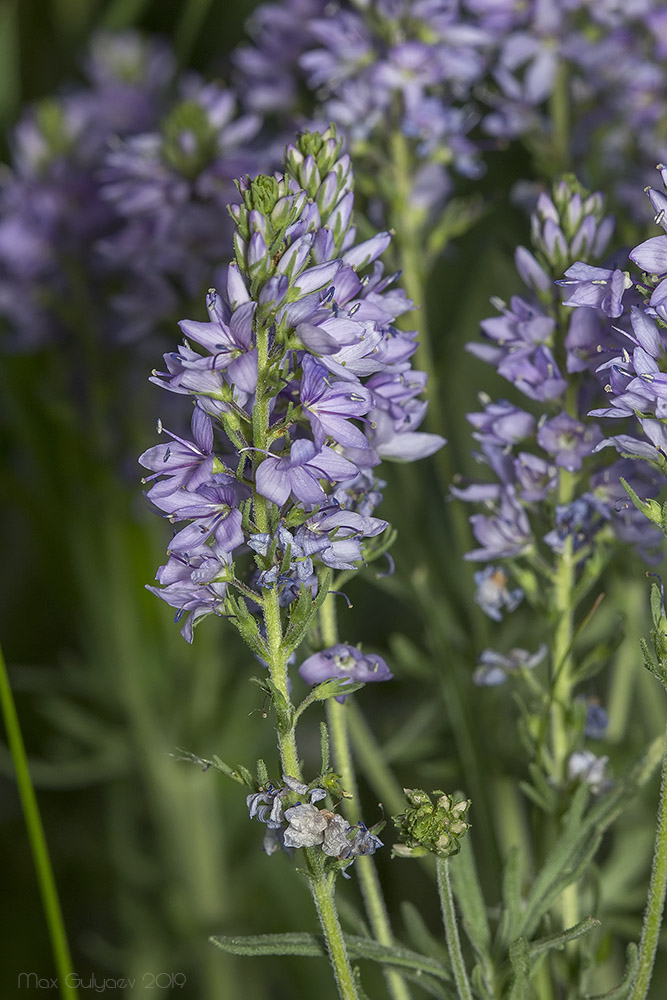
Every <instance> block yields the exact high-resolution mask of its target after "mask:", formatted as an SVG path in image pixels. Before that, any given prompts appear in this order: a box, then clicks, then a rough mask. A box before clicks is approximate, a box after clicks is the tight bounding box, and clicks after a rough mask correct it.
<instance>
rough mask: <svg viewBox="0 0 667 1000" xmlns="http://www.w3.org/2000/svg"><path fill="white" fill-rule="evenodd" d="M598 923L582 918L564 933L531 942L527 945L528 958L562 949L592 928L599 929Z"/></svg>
mask: <svg viewBox="0 0 667 1000" xmlns="http://www.w3.org/2000/svg"><path fill="white" fill-rule="evenodd" d="M599 926H600V921H599V920H596V918H595V917H584V919H583V920H580V921H579V923H578V924H575V925H574V926H573V927H568V928H567V929H566V930H564V931H560V932H559V933H558V934H550V935H549V936H548V937H543V938H538V939H537V940H536V941H531V942H530V945H529V949H530V957H531V959H533V958H535V957H536V956H537V955H541V954H542V953H543V952H545V951H551V950H552V949H559V950H560V949H561V948H564V947H565V945H566V944H567V943H568V941H574V940H576V938H578V937H581V936H582V935H583V934H588V932H589V931H591V930H593V928H594V927H599Z"/></svg>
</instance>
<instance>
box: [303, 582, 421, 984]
mask: <svg viewBox="0 0 667 1000" xmlns="http://www.w3.org/2000/svg"><path fill="white" fill-rule="evenodd" d="M334 602H335V597H334V595H333V594H330V595H329V597H327V599H326V600H325V602H324V604H323V605H322V607H321V609H320V628H321V632H322V641H323V643H324V644H325V645H326V646H333V645H335V643H336V642H337V641H338V627H337V623H336V605H335V603H334ZM350 708H351V706H350V705H349V703H343V704H340V703H339V702H337V701H335V700H334V699H331V698H330V699H329V701H327V723H328V726H329V736H330V738H331V744H332V748H333V755H334V765H335V768H336V771H337V772H338V774H340V776H341V779H342V782H343V786H344V787H345V788H346V789H347V791H348V792H350V793H351V795H352V798H351V799H346V800H345V801H344V804H343V812H344V813H345V817H346V819H347V820H348V822H350V823H358V822H359V821H360V820H361V815H360V812H359V794H358V790H357V780H356V775H355V773H354V762H353V759H352V753H351V750H350V738H349V733H348V717H349V710H350ZM355 864H356V867H357V870H358V872H359V880H360V882H361V891H362V894H363V897H364V905H365V908H366V913H367V915H368V919H369V921H370V924H371V928H372V930H373V934H374V935H375V939H376V941H378V942H379V943H380V944H385V945H388V946H389V947H391V945H392V944H393V943H394V938H393V934H392V929H391V924H390V922H389V914H388V913H387V907H386V904H385V901H384V897H383V895H382V889H381V886H380V880H379V878H378V874H377V869H376V867H375V862H374V861H373V858H372V857H370V856H365V857H360V858H357V860H356V862H355ZM384 974H385V979H386V981H387V987H388V989H389V995H390V996H391V998H392V1000H410V993H409V990H408V988H407V986H406V984H405V981H404V980H403V978H402V976H401V975H400V973H398V972H397V971H396V970H395V969H385V973H384Z"/></svg>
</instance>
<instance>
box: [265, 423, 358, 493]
mask: <svg viewBox="0 0 667 1000" xmlns="http://www.w3.org/2000/svg"><path fill="white" fill-rule="evenodd" d="M356 472H357V469H356V466H354V465H353V464H352V462H348V460H347V459H346V458H343V456H342V455H339V454H338V452H336V451H334V450H333V449H332V448H329V447H328V445H324V446H323V447H322V448H320V449H318V448H317V447H316V446H315V444H314V443H313V442H312V441H307V440H305V439H303V438H302V439H300V440H298V441H295V442H294V444H293V445H292V446H291V448H290V451H289V455H285V456H283V457H282V458H278V457H277V456H275V455H270V456H269V457H268V458H266V459H265V460H264V461H263V462H262V463H261V464H260V465H259V467H258V469H257V476H256V487H257V492H258V493H261V495H262V496H264V497H266V498H267V500H272V501H273V503H275V504H277V505H278V506H282V504H284V503H285V502H286V501H287V500H288V498H289V497H290V496H293V497H295V498H296V499H297V500H300V501H301V502H302V503H304V504H312V505H316V504H319V503H324V502H325V501H326V499H327V495H326V493H325V492H324V490H323V488H322V486H321V485H320V480H322V479H325V480H327V481H329V482H332V483H333V482H340V481H341V480H343V479H351V478H352V476H354V475H356Z"/></svg>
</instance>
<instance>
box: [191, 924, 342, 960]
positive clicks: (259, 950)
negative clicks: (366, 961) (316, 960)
mask: <svg viewBox="0 0 667 1000" xmlns="http://www.w3.org/2000/svg"><path fill="white" fill-rule="evenodd" d="M209 941H210V942H211V943H212V944H214V945H215V946H216V948H221V949H222V951H227V952H230V954H232V955H253V956H255V955H298V956H300V957H302V958H313V957H318V956H320V955H323V956H325V955H326V948H325V946H324V941H323V939H322V938H321V937H318V936H317V935H316V934H304V933H301V932H298V931H296V932H293V933H286V934H255V935H248V936H244V937H233V936H227V935H223V936H219V937H211V938H209Z"/></svg>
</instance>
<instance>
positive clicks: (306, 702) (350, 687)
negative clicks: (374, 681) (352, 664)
mask: <svg viewBox="0 0 667 1000" xmlns="http://www.w3.org/2000/svg"><path fill="white" fill-rule="evenodd" d="M362 687H364V685H363V684H354V683H352V684H351V683H350V682H349V681H348V680H346V678H344V677H331V678H329V680H327V681H322V683H321V684H318V685H317V687H314V688H313V690H312V691H311V692H310V694H309V695H307V696H306V697H305V698H304V699H303V701H302V702H301V704H300V705H299V707H298V708H297V710H296V713H295V715H294V721H295V722H296V720H297V719H298V718H299V717H300V716H301V714H302V713H303V712H305V710H306V709H307V708H309V707H310V705H313V704H315V702H316V701H328V700H329V698H339V697H340V696H341V695H348V694H352V692H353V691H358V690H359V689H360V688H362Z"/></svg>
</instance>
